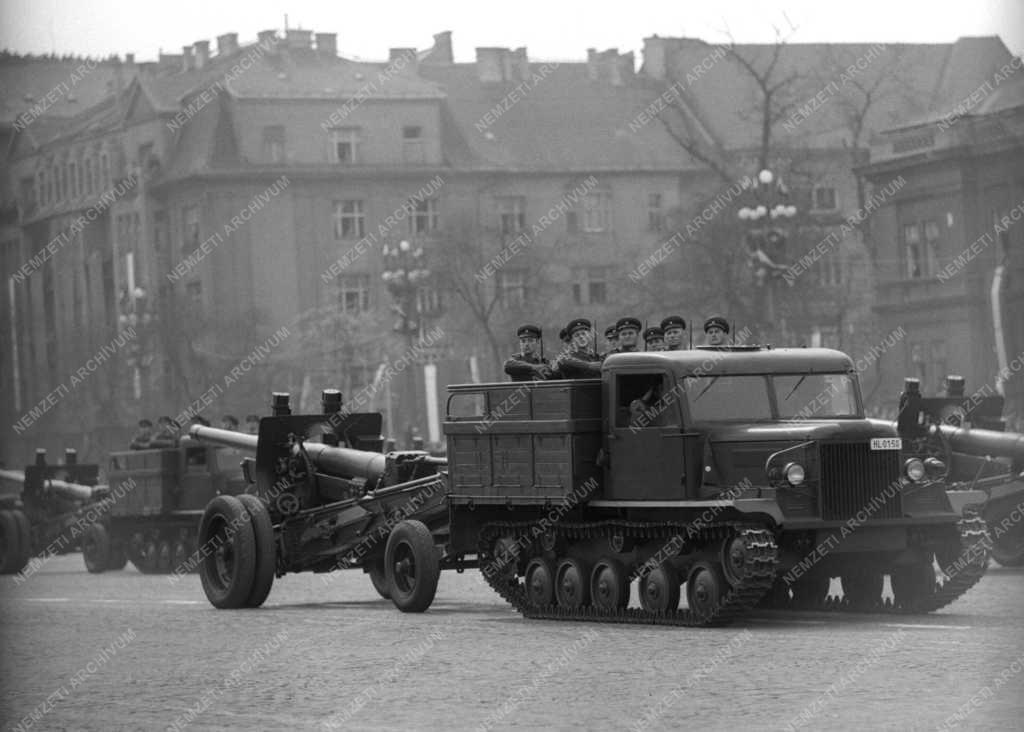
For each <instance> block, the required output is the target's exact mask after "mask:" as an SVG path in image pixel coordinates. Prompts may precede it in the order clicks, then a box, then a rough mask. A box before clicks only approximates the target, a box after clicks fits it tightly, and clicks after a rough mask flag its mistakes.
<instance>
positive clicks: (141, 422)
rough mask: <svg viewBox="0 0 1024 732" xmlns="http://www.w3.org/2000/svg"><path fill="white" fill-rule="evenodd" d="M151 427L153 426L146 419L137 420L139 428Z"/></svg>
mask: <svg viewBox="0 0 1024 732" xmlns="http://www.w3.org/2000/svg"><path fill="white" fill-rule="evenodd" d="M152 426H153V423H152V422H150V421H149V420H148V419H140V420H139V427H152Z"/></svg>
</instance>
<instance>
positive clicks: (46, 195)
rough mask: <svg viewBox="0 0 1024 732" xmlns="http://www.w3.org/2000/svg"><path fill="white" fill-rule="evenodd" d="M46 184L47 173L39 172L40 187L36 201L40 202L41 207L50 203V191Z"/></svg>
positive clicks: (38, 181) (38, 182)
mask: <svg viewBox="0 0 1024 732" xmlns="http://www.w3.org/2000/svg"><path fill="white" fill-rule="evenodd" d="M46 183H47V181H46V171H45V170H40V171H38V172H37V173H36V185H37V186H39V191H38V192H37V193H36V200H37V201H39V205H40V206H46V205H47V204H49V203H50V191H49V189H48V188H47V187H46Z"/></svg>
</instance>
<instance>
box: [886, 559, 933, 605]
mask: <svg viewBox="0 0 1024 732" xmlns="http://www.w3.org/2000/svg"><path fill="white" fill-rule="evenodd" d="M889 582H890V583H891V584H892V594H893V597H894V598H895V599H896V604H897V605H899V606H901V607H904V608H907V609H909V610H913V609H914V606H915V605H916V604H917V603H918V602H920V601H922V600H926V599H928V598H930V597H931V596H932V595H934V594H935V568H934V567H933V566H932V563H931V558H930V557H929V561H927V562H923V561H922V562H915V563H914V564H908V565H905V566H900V567H894V568H893V571H892V572H891V573H890V574H889Z"/></svg>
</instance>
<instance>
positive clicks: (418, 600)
mask: <svg viewBox="0 0 1024 732" xmlns="http://www.w3.org/2000/svg"><path fill="white" fill-rule="evenodd" d="M384 567H385V569H386V571H387V578H388V590H389V592H390V594H391V601H392V602H393V603H395V607H397V608H398V609H399V610H401V611H402V612H404V613H421V612H423V611H424V610H426V609H427V608H428V607H430V604H431V603H432V602H433V601H434V594H435V593H436V592H437V581H438V579H439V578H440V575H441V561H440V559H439V558H438V556H437V548H436V547H435V546H434V537H433V535H431V533H430V529H428V528H427V526H426V524H424V523H423V522H422V521H402V522H401V523H399V524H398V525H397V526H396V527H395V528H394V530H393V531H392V532H391V535H390V536H389V537H388V543H387V547H386V548H385V550H384Z"/></svg>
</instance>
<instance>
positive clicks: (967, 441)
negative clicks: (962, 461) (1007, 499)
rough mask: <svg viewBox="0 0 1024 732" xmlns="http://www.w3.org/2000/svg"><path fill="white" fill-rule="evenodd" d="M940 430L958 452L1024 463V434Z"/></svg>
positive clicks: (976, 430) (943, 426) (944, 426)
mask: <svg viewBox="0 0 1024 732" xmlns="http://www.w3.org/2000/svg"><path fill="white" fill-rule="evenodd" d="M939 429H940V430H942V434H943V435H944V436H945V437H946V439H947V440H949V445H950V447H952V448H953V450H954V451H956V452H962V453H967V454H968V455H977V456H979V457H982V456H985V455H989V456H992V457H1005V458H1010V459H1012V460H1015V461H1024V435H1022V434H1018V433H1016V432H996V431H995V430H983V429H976V428H971V429H964V428H962V427H961V428H957V427H951V426H949V425H941V426H940V427H939Z"/></svg>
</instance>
